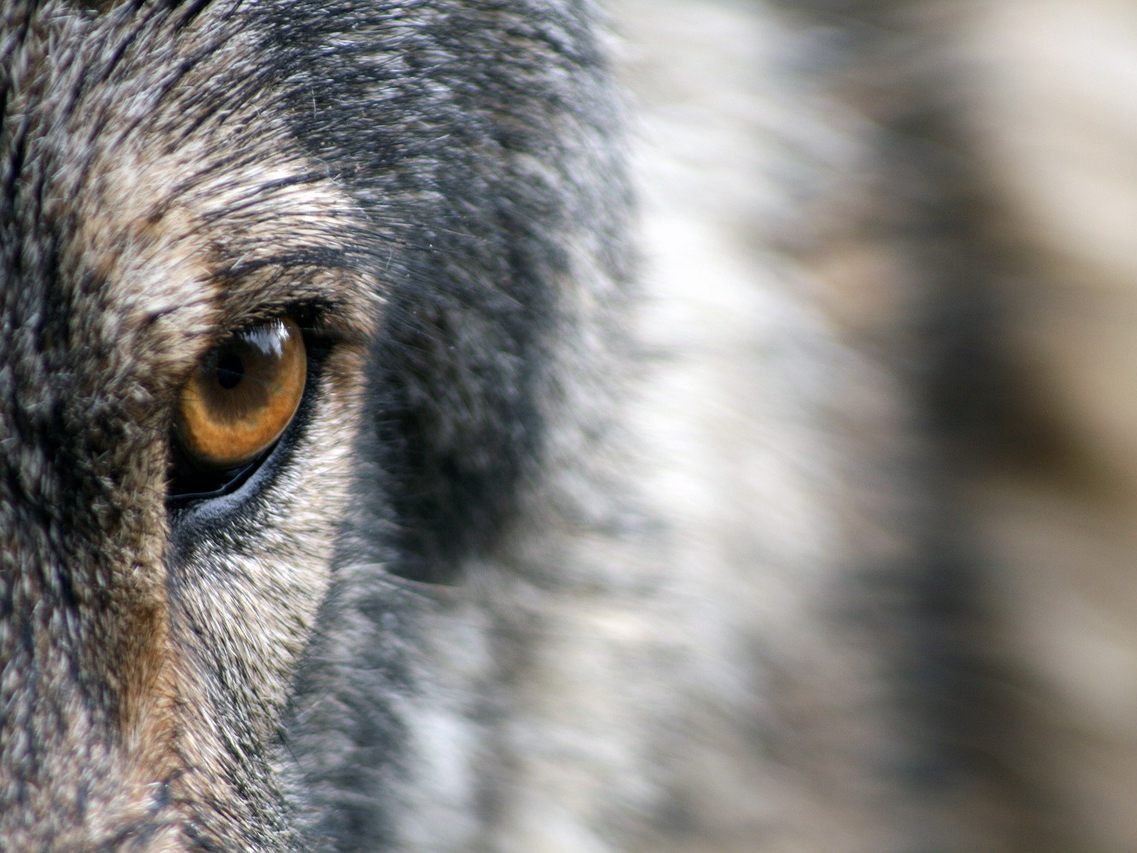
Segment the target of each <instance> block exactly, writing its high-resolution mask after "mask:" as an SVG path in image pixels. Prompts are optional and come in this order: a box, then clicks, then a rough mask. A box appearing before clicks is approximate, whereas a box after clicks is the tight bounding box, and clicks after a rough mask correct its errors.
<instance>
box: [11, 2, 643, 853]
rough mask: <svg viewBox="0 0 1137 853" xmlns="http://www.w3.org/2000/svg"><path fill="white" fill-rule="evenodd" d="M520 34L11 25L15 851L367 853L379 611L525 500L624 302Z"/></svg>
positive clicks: (377, 7) (583, 39) (392, 760)
mask: <svg viewBox="0 0 1137 853" xmlns="http://www.w3.org/2000/svg"><path fill="white" fill-rule="evenodd" d="M527 5H528V4H524V3H516V4H514V3H495V4H485V3H465V2H447V1H446V0H444V1H443V2H435V3H430V4H423V3H403V2H391V3H387V2H380V3H368V4H362V3H353V2H332V3H326V2H311V3H309V2H301V3H284V2H280V3H277V2H267V3H258V4H243V3H239V2H230V0H217V1H216V2H193V3H176V2H154V3H127V4H117V5H112V6H111V7H110V8H103V7H105V6H106V4H94V5H92V4H78V3H74V4H73V3H65V2H44V3H39V2H24V0H17V2H15V3H14V4H13V3H8V4H6V7H5V9H4V10H3V12H2V13H0V15H2V17H0V119H2V122H3V124H2V128H0V446H2V448H3V451H2V453H0V543H2V544H0V665H2V675H0V699H2V703H3V704H2V709H0V837H3V838H4V840H5V843H6V844H10V845H12V846H13V847H15V848H24V849H30V848H32V847H43V846H57V847H73V848H78V847H93V846H101V845H105V846H107V847H116V848H117V847H119V846H122V845H129V844H139V845H143V846H146V845H154V846H159V847H163V846H164V847H171V848H173V847H180V846H185V845H189V846H197V847H200V848H202V849H205V848H209V849H219V848H234V847H246V848H251V847H275V846H290V845H296V844H299V843H300V842H299V840H298V839H299V835H298V833H297V830H296V828H295V827H296V826H297V825H298V822H299V821H300V820H301V819H304V820H307V821H308V822H310V823H315V824H316V825H319V826H324V827H325V828H330V829H332V830H336V831H344V832H347V831H348V830H354V831H359V832H366V833H367V835H368V837H370V838H372V839H373V840H376V841H378V840H381V839H382V838H383V837H384V833H385V832H386V826H387V818H388V815H386V814H385V813H384V809H383V807H382V801H381V798H380V799H376V798H375V797H368V798H362V797H361V798H360V801H359V802H353V800H352V794H353V791H352V790H351V788H352V786H353V785H354V784H355V783H356V782H357V781H358V780H360V779H362V778H363V777H364V776H366V777H367V778H366V780H365V781H366V784H368V785H371V786H372V788H374V787H375V786H376V785H378V786H380V787H382V785H387V786H388V787H390V788H394V787H395V781H394V780H395V777H397V776H398V775H399V772H400V771H399V768H400V766H401V764H402V762H401V757H400V755H401V748H402V746H401V745H402V743H403V739H402V737H401V734H400V732H401V728H400V726H401V725H402V723H401V716H400V715H401V714H403V713H404V712H403V711H401V710H400V706H399V701H400V700H399V697H406V696H408V695H410V694H413V692H414V689H415V687H414V679H413V677H412V675H413V673H412V669H413V667H412V666H411V665H410V664H409V663H408V661H407V657H408V655H409V654H410V652H409V651H408V649H410V648H412V647H413V646H414V640H413V628H412V627H411V625H410V620H409V616H410V614H411V612H412V611H413V609H414V606H413V605H414V599H415V598H416V597H421V596H416V595H414V594H411V593H409V592H407V588H408V584H413V583H415V582H421V581H439V580H447V579H449V578H450V576H451V575H452V574H453V573H454V572H455V571H457V570H458V567H459V566H460V565H461V564H462V563H463V561H465V560H468V559H469V558H470V557H471V556H473V555H477V554H478V553H482V552H484V551H485V550H486V549H491V548H493V547H494V543H495V541H497V539H498V538H499V537H501V536H502V535H505V534H504V533H503V531H504V530H505V528H506V527H508V520H509V518H510V517H511V513H512V512H513V510H514V509H515V507H516V505H517V502H518V500H519V496H520V495H522V494H524V493H525V492H526V490H532V489H536V488H539V485H538V484H539V481H540V477H539V476H538V470H539V464H538V460H539V459H540V458H541V457H542V455H543V454H544V453H546V452H547V450H546V448H547V447H548V445H549V441H548V436H547V429H546V427H545V424H546V423H548V422H549V420H550V413H552V412H558V411H559V412H564V405H565V401H566V400H569V399H570V398H571V397H572V394H573V391H572V389H570V388H567V387H563V386H562V383H559V382H558V381H556V379H555V369H554V368H553V366H552V365H554V364H555V363H557V362H558V360H563V358H564V357H565V356H564V353H562V352H560V351H558V350H557V347H556V346H554V344H553V343H552V342H553V341H554V340H567V339H571V338H572V336H573V332H572V329H574V328H576V327H577V326H578V325H579V323H580V319H581V318H582V317H585V316H592V315H595V314H597V312H601V311H602V310H603V309H602V308H601V307H598V306H601V305H602V304H603V303H605V302H607V301H610V299H611V298H612V293H610V291H612V290H613V289H614V288H615V287H616V282H618V280H619V279H620V278H621V275H622V273H621V272H620V267H621V264H622V262H621V261H620V259H619V256H620V253H619V251H618V249H617V248H616V243H615V242H614V234H615V233H616V232H617V231H618V230H619V222H620V219H621V216H622V213H621V211H622V208H623V193H622V191H621V189H620V182H619V178H618V170H617V169H616V167H615V165H614V160H613V158H612V156H611V155H610V153H609V150H608V145H607V143H606V142H605V141H604V140H605V138H606V137H607V135H608V134H609V132H610V131H609V129H608V126H609V125H610V119H611V116H610V114H609V108H608V106H607V95H606V84H605V81H604V72H603V68H602V61H601V59H600V57H599V55H598V53H597V50H596V46H595V45H594V43H593V36H592V34H591V32H590V29H589V24H588V22H587V21H586V20H584V17H583V13H580V12H578V11H572V10H561V9H559V8H557V7H556V6H555V5H552V4H550V5H548V6H547V7H542V9H541V10H528V9H526V8H523V7H526V6H527ZM554 333H555V334H554ZM603 346H605V345H604V344H602V343H600V344H598V343H597V342H596V341H587V342H582V343H581V344H580V346H579V347H577V350H578V352H577V353H575V354H574V358H577V359H579V360H580V362H581V364H583V363H585V362H587V361H588V359H589V358H590V357H591V356H590V355H589V351H590V350H596V349H598V348H603ZM348 567H350V568H348ZM400 577H401V578H405V579H409V580H407V581H404V580H400V579H399V578H400ZM352 584H359V585H361V586H362V587H365V588H367V589H368V590H369V591H368V592H367V594H366V595H363V596H362V598H360V595H361V594H358V593H348V592H346V591H345V590H346V589H348V588H349V587H350V586H351V585H352ZM353 595H354V596H355V597H354V598H353ZM318 622H319V623H320V624H322V625H323V626H324V627H322V628H321V629H320V630H319V632H318V636H315V634H316V633H317V632H316V630H315V626H316V625H317V623H318ZM348 646H350V648H348ZM305 661H307V663H305ZM340 664H342V665H343V667H342V669H344V670H346V669H349V668H351V669H353V671H354V670H358V669H362V670H363V671H364V673H365V674H364V675H363V676H362V677H360V678H358V679H357V680H358V681H359V683H360V684H363V685H365V686H364V687H363V688H361V690H360V694H359V695H358V696H356V694H354V693H352V692H351V691H350V690H347V691H345V692H343V693H342V695H341V694H340V693H336V690H337V689H339V688H342V684H339V687H337V683H334V682H336V679H337V678H339V677H340V676H343V672H342V671H341V668H339V665H340ZM294 685H299V686H298V687H297V688H296V692H294ZM353 702H356V703H357V704H358V707H351V704H352V703H353ZM312 719H316V720H318V721H324V722H327V721H329V720H331V721H333V722H334V725H333V724H331V723H329V727H328V729H327V730H325V731H324V733H322V734H320V735H318V736H313V738H312V739H310V740H307V741H305V740H304V739H303V738H302V737H301V736H299V735H297V736H296V737H292V736H291V735H290V734H289V732H292V731H300V730H304V729H305V726H306V725H308V724H309V723H310V721H311V720H312ZM308 727H309V729H310V728H311V726H308ZM282 744H285V745H286V746H282ZM360 755H363V756H364V758H365V759H366V760H357V759H359V756H360ZM353 767H354V768H355V769H352V768H353ZM298 780H299V781H298ZM376 780H379V781H378V782H377V781H376ZM384 780H386V781H384ZM301 782H302V783H303V785H301ZM360 784H363V783H362V782H361V783H360ZM300 787H307V788H309V789H311V790H315V791H317V794H316V795H314V796H305V797H299V796H297V795H296V794H295V792H296V790H298V789H299V788H300ZM320 791H324V792H325V795H321V794H319V793H318V792H320ZM321 796H323V799H321ZM333 800H334V801H335V803H334V808H333V807H331V806H328V803H330V802H332V801H333ZM325 806H328V809H327V813H325V812H324V811H321V809H323V808H324V807H325ZM332 813H334V816H333V817H328V816H327V815H328V814H332Z"/></svg>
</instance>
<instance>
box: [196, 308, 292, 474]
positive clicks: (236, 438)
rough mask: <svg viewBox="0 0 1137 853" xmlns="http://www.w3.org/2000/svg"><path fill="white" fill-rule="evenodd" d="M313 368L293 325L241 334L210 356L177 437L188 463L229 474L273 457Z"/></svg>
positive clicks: (199, 368)
mask: <svg viewBox="0 0 1137 853" xmlns="http://www.w3.org/2000/svg"><path fill="white" fill-rule="evenodd" d="M307 364H308V359H307V355H306V353H305V348H304V336H303V334H302V333H301V332H300V327H299V326H297V325H296V323H295V321H293V320H291V319H282V320H273V321H272V322H269V323H263V324H261V325H258V326H253V327H251V328H248V329H245V330H244V331H241V332H237V333H236V334H234V335H232V336H231V337H229V338H228V339H227V340H225V341H223V342H222V343H220V344H218V345H217V346H216V347H214V348H213V349H212V350H210V351H209V353H207V354H206V356H205V358H203V359H202V360H201V362H200V363H199V364H198V366H197V369H196V370H195V371H194V372H193V375H192V376H191V377H190V379H189V381H188V382H187V383H186V385H185V387H184V388H183V389H182V393H181V397H180V398H179V400H178V408H177V412H176V415H175V420H174V433H175V436H176V439H177V444H178V448H177V450H178V451H180V455H181V456H182V457H183V459H184V461H185V462H188V463H189V464H190V465H192V466H194V467H196V468H205V469H207V470H212V471H216V472H225V471H231V470H233V469H237V468H240V467H241V466H244V465H247V464H249V463H250V462H252V461H253V460H255V459H256V458H257V457H258V456H260V455H261V454H263V453H264V452H265V451H267V450H268V449H269V448H270V447H272V445H273V444H274V443H275V442H276V440H277V439H278V438H280V436H281V434H282V433H283V432H284V430H285V429H286V428H287V427H288V424H289V423H290V422H291V421H292V417H293V415H295V414H296V409H297V407H298V406H299V405H300V400H301V398H302V397H303V396H304V383H305V381H306V379H307Z"/></svg>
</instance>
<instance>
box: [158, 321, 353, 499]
mask: <svg viewBox="0 0 1137 853" xmlns="http://www.w3.org/2000/svg"><path fill="white" fill-rule="evenodd" d="M322 313H323V309H322V308H321V307H319V306H302V307H299V308H293V309H292V310H290V311H287V312H280V313H277V314H274V315H270V316H266V317H265V318H264V319H261V320H258V321H257V322H255V323H250V324H248V325H247V326H245V327H243V328H252V327H254V326H257V325H260V324H261V323H265V322H271V321H272V320H274V319H278V318H281V317H289V318H291V319H292V320H294V321H295V322H296V325H297V326H299V328H300V331H301V334H302V335H303V340H304V348H305V357H306V359H307V379H306V381H305V385H304V390H303V393H302V394H301V397H300V403H299V404H298V406H297V408H296V413H295V414H294V415H293V416H292V420H291V421H290V422H289V424H288V426H287V427H285V429H284V432H283V433H281V435H280V437H279V438H277V439H276V441H274V442H273V443H272V444H271V445H269V446H268V447H266V448H265V450H264V451H263V452H261V453H260V454H259V455H258V456H256V457H255V458H254V459H252V460H250V461H249V462H246V463H244V464H243V465H240V466H237V467H234V468H228V469H210V468H208V467H207V466H201V465H195V464H194V462H192V461H191V460H190V459H189V458H188V456H187V455H186V454H185V452H184V451H183V450H182V449H181V448H180V446H179V443H178V440H177V437H176V436H175V434H174V430H173V429H171V430H170V433H169V439H168V440H169V446H170V476H169V480H168V482H167V485H166V508H167V510H168V511H169V512H171V513H174V514H179V513H181V512H185V511H188V510H191V509H193V508H194V507H197V506H200V505H205V504H208V503H209V502H210V501H213V500H216V499H219V498H225V497H229V496H232V495H234V494H236V493H237V492H239V491H240V490H241V489H242V487H244V486H245V485H246V484H247V483H248V482H249V481H250V480H251V479H253V478H254V476H255V475H256V474H257V473H258V472H259V471H260V470H261V469H262V468H266V467H271V463H272V462H273V461H274V460H275V459H276V458H277V457H278V456H279V455H280V453H281V451H283V450H287V449H288V448H289V447H290V446H291V445H292V444H294V443H295V441H296V440H297V438H298V437H299V436H300V435H301V434H302V432H303V430H304V429H305V427H306V425H307V422H308V416H309V410H310V408H311V405H312V402H313V399H314V397H315V395H316V393H317V391H318V388H319V386H320V383H321V380H322V372H323V371H322V367H323V363H324V360H325V359H326V357H327V355H328V353H329V351H330V349H331V347H332V345H333V342H332V340H331V339H330V338H329V336H328V335H327V334H325V333H322V332H321V331H320V330H321V328H322V326H323V324H322V323H321V315H322ZM240 331H241V329H238V330H236V331H234V332H233V333H232V334H239V333H240ZM179 483H182V484H184V485H183V486H182V487H181V488H179Z"/></svg>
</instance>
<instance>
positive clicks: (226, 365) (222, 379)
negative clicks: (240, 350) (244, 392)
mask: <svg viewBox="0 0 1137 853" xmlns="http://www.w3.org/2000/svg"><path fill="white" fill-rule="evenodd" d="M244 376H245V363H244V362H243V361H241V356H239V355H237V353H235V352H234V351H233V350H226V351H225V352H223V353H222V354H221V357H220V358H219V359H218V360H217V384H218V385H220V386H221V387H222V388H224V389H225V390H226V391H229V390H231V389H233V388H236V387H237V385H238V383H239V382H240V381H241V380H242V379H243V378H244Z"/></svg>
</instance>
